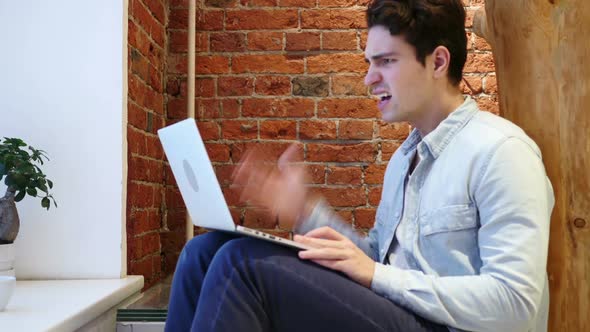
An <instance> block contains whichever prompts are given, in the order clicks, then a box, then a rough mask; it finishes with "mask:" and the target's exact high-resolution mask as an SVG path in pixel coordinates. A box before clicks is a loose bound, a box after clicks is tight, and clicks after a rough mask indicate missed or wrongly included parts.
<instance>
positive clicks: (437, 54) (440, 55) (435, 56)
mask: <svg viewBox="0 0 590 332" xmlns="http://www.w3.org/2000/svg"><path fill="white" fill-rule="evenodd" d="M432 61H433V62H434V73H433V74H434V78H436V79H439V78H444V77H447V73H448V71H449V66H450V64H451V53H450V52H449V50H448V49H447V48H446V47H445V46H438V47H437V48H435V49H434V51H433V52H432Z"/></svg>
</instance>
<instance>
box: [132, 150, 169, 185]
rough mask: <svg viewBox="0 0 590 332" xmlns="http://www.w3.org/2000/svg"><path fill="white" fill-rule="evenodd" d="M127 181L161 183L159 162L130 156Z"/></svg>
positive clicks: (161, 176) (162, 176) (161, 174)
mask: <svg viewBox="0 0 590 332" xmlns="http://www.w3.org/2000/svg"><path fill="white" fill-rule="evenodd" d="M127 162H128V164H127V166H128V179H129V180H136V181H146V182H153V183H158V184H159V183H161V182H162V181H163V180H164V171H163V165H162V162H161V161H156V160H150V159H146V158H140V157H134V156H130V157H129V158H128V161H127Z"/></svg>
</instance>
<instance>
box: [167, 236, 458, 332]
mask: <svg viewBox="0 0 590 332" xmlns="http://www.w3.org/2000/svg"><path fill="white" fill-rule="evenodd" d="M189 330H190V331H198V332H206V331H309V332H311V331H339V332H344V331H404V332H405V331H447V329H446V328H445V327H444V326H441V325H437V324H434V323H432V322H429V321H427V320H425V319H423V318H421V317H419V316H417V315H415V314H413V313H412V312H410V311H408V310H406V309H404V308H402V307H400V306H398V305H396V304H395V303H393V302H391V301H389V300H387V299H385V298H383V297H381V296H379V295H377V294H375V293H374V292H373V291H371V290H370V289H367V288H365V287H363V286H361V285H359V284H357V283H356V282H354V281H352V280H350V279H349V278H348V277H346V276H345V275H343V274H341V273H338V272H335V271H332V270H329V269H326V268H323V267H321V266H319V265H317V264H315V263H312V262H308V261H303V260H301V259H299V258H298V257H297V253H296V251H295V250H293V249H289V248H286V247H282V246H279V245H276V244H272V243H268V242H265V241H262V240H257V239H250V238H242V237H236V236H233V235H229V234H225V233H221V232H211V233H207V234H204V235H200V236H198V237H195V238H194V239H192V240H191V241H190V242H188V243H187V244H186V246H185V247H184V249H183V251H182V253H181V255H180V257H179V260H178V263H177V266H176V272H175V274H174V279H173V282H172V289H171V294H170V304H169V307H168V319H167V320H166V331H174V332H176V331H189Z"/></svg>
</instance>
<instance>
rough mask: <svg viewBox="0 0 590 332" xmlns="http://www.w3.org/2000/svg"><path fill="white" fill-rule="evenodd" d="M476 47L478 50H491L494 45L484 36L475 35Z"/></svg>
mask: <svg viewBox="0 0 590 332" xmlns="http://www.w3.org/2000/svg"><path fill="white" fill-rule="evenodd" d="M474 36H475V49H476V50H478V51H491V50H492V46H491V45H490V44H489V43H488V42H487V41H486V40H485V39H483V38H481V37H479V36H477V35H475V34H474Z"/></svg>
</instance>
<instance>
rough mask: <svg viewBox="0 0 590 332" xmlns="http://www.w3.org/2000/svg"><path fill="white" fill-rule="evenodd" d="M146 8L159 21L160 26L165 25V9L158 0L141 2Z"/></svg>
mask: <svg viewBox="0 0 590 332" xmlns="http://www.w3.org/2000/svg"><path fill="white" fill-rule="evenodd" d="M133 1H137V0H133ZM142 1H143V3H144V4H145V5H146V6H147V8H148V9H149V10H150V12H152V14H154V17H155V18H156V19H157V20H158V21H160V24H162V25H166V8H165V7H164V5H163V4H162V2H161V1H160V0H142Z"/></svg>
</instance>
